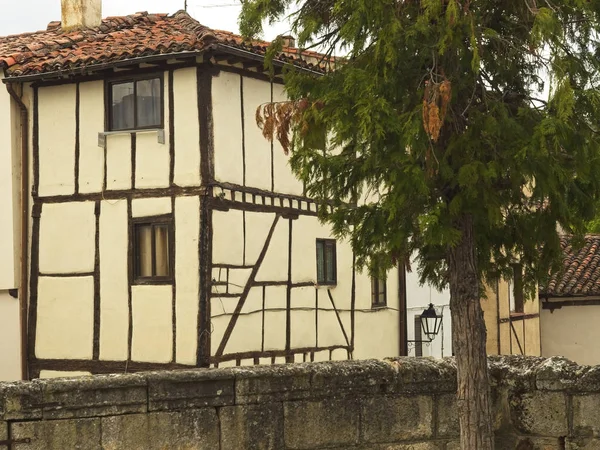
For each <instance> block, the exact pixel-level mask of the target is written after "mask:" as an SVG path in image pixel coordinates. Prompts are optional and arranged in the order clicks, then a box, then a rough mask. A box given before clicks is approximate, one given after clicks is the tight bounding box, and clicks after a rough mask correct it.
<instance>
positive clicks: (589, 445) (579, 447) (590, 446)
mask: <svg viewBox="0 0 600 450" xmlns="http://www.w3.org/2000/svg"><path fill="white" fill-rule="evenodd" d="M564 448H565V450H600V439H591V438H567V439H566V445H565V447H564Z"/></svg>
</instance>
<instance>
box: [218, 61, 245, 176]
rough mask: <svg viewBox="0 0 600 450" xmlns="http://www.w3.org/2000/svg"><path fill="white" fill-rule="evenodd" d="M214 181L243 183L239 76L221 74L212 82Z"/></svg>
mask: <svg viewBox="0 0 600 450" xmlns="http://www.w3.org/2000/svg"><path fill="white" fill-rule="evenodd" d="M212 90H213V92H212V102H213V123H214V145H215V178H216V179H217V180H219V181H227V182H230V183H235V184H240V185H241V184H243V183H244V177H243V158H242V113H241V108H242V107H241V99H240V75H237V74H233V73H227V72H220V73H219V75H218V76H216V77H213V80H212Z"/></svg>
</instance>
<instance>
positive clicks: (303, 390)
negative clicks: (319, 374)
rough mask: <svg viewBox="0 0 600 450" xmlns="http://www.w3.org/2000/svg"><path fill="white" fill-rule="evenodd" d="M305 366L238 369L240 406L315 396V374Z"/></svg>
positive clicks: (236, 398)
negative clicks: (313, 391)
mask: <svg viewBox="0 0 600 450" xmlns="http://www.w3.org/2000/svg"><path fill="white" fill-rule="evenodd" d="M307 369H309V366H307V365H305V364H297V365H274V366H262V367H251V368H250V367H249V368H237V369H236V380H235V401H236V404H238V405H246V404H255V403H270V402H273V401H287V400H300V399H306V398H309V397H310V396H311V371H310V370H307Z"/></svg>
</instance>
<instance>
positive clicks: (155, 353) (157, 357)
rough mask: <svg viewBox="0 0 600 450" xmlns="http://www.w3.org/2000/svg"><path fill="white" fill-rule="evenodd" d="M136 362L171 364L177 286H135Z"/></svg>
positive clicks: (132, 294)
mask: <svg viewBox="0 0 600 450" xmlns="http://www.w3.org/2000/svg"><path fill="white" fill-rule="evenodd" d="M131 297H132V309H133V337H132V344H131V359H132V360H133V361H143V362H155V363H167V362H170V361H171V359H172V353H173V320H172V317H173V305H172V303H173V287H172V286H170V285H168V286H133V287H132V288H131Z"/></svg>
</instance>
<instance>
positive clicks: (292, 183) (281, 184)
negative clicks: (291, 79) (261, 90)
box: [273, 84, 303, 195]
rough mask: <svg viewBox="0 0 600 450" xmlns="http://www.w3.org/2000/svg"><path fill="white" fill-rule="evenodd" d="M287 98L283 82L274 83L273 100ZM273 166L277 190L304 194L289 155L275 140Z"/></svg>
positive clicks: (277, 100)
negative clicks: (292, 168) (291, 165)
mask: <svg viewBox="0 0 600 450" xmlns="http://www.w3.org/2000/svg"><path fill="white" fill-rule="evenodd" d="M285 100H287V94H286V93H285V90H284V87H283V85H281V84H273V101H275V102H280V101H285ZM273 145H274V151H273V167H274V172H275V175H274V183H275V192H282V193H286V194H295V195H302V193H303V187H302V183H301V182H300V181H298V180H297V179H296V177H295V176H294V175H293V174H292V170H291V169H290V166H289V156H288V155H286V154H285V153H284V152H283V148H282V147H281V145H280V144H279V142H278V141H277V139H275V140H274V144H273Z"/></svg>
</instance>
